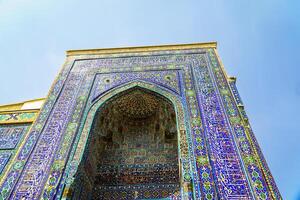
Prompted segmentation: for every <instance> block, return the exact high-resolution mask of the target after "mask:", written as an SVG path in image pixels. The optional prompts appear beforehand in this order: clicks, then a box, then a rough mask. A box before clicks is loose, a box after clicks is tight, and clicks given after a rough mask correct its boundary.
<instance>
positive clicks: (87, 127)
mask: <svg viewBox="0 0 300 200" xmlns="http://www.w3.org/2000/svg"><path fill="white" fill-rule="evenodd" d="M134 88H139V89H143V90H148V91H150V92H152V93H156V94H158V95H160V96H162V97H163V98H165V99H166V100H168V101H169V102H171V103H172V105H173V107H174V110H175V113H176V125H177V138H178V156H179V160H181V158H183V157H185V158H186V157H188V141H187V137H186V125H185V124H186V123H185V113H184V109H183V104H182V99H181V98H182V97H181V96H179V95H178V94H176V93H174V92H173V91H170V90H169V89H168V88H165V87H163V86H160V85H157V84H153V83H150V82H146V81H142V80H134V81H131V82H129V83H126V84H122V85H120V86H117V87H115V88H113V89H111V90H109V91H106V92H105V93H103V94H102V95H101V96H99V97H98V98H97V99H95V100H94V101H93V103H92V105H91V106H89V108H87V109H88V111H87V114H86V116H85V117H84V119H83V120H82V122H81V123H82V124H83V128H82V130H80V131H79V133H78V134H79V140H78V142H77V143H76V144H74V145H73V150H74V154H73V155H71V156H70V158H69V160H68V162H67V167H66V171H65V173H67V180H66V181H65V184H64V191H63V193H62V198H63V199H64V198H68V197H70V196H72V193H73V192H72V188H71V185H72V184H73V183H74V180H75V175H76V172H77V170H78V167H79V164H80V163H81V161H82V158H83V155H84V151H85V149H86V147H87V143H88V138H89V135H90V132H91V127H92V123H93V120H94V118H95V115H96V112H97V111H98V109H99V108H101V107H102V106H103V105H104V104H105V103H106V102H108V101H109V100H110V99H112V98H114V97H115V96H117V95H118V94H120V93H124V92H126V91H128V90H131V89H134ZM179 162H180V161H179ZM179 166H180V185H181V188H183V187H182V186H183V184H185V183H183V182H184V181H183V177H184V175H182V173H183V171H182V170H183V169H182V166H181V163H179ZM185 173H190V172H186V169H185ZM181 193H182V191H181ZM181 195H182V194H181Z"/></svg>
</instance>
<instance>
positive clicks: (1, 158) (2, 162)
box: [0, 152, 11, 174]
mask: <svg viewBox="0 0 300 200" xmlns="http://www.w3.org/2000/svg"><path fill="white" fill-rule="evenodd" d="M10 156H11V153H10V152H0V174H1V172H2V170H3V169H4V167H5V166H6V164H7V162H8V161H9V158H10Z"/></svg>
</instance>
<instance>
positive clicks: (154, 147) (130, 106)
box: [63, 81, 187, 199]
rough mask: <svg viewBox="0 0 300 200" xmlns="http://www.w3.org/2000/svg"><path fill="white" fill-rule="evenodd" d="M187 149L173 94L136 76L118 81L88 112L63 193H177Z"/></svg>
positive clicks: (97, 196)
mask: <svg viewBox="0 0 300 200" xmlns="http://www.w3.org/2000/svg"><path fill="white" fill-rule="evenodd" d="M186 154H187V144H186V136H185V125H184V113H183V108H182V104H181V101H180V97H179V96H178V95H176V94H174V93H171V92H170V91H169V90H167V89H164V88H162V87H160V86H156V85H152V84H150V83H145V82H141V81H139V82H132V83H129V84H126V85H123V86H121V87H117V88H115V89H113V90H111V91H109V92H107V93H106V94H104V95H102V96H101V97H99V98H98V99H97V100H96V101H95V103H94V104H93V105H92V106H91V109H90V111H89V112H88V114H87V117H86V121H85V123H84V127H83V130H82V133H81V136H80V138H79V141H78V144H77V145H76V148H75V154H74V156H73V158H72V161H71V163H72V165H75V167H74V166H73V167H71V169H73V170H71V171H70V173H69V175H68V177H71V181H70V178H69V181H68V182H69V184H67V185H66V187H65V191H64V195H63V196H64V197H67V199H164V198H176V197H177V196H181V193H182V192H181V188H182V187H181V186H182V185H183V180H182V176H181V173H182V170H181V164H180V160H181V158H182V157H184V156H186ZM66 193H67V194H66Z"/></svg>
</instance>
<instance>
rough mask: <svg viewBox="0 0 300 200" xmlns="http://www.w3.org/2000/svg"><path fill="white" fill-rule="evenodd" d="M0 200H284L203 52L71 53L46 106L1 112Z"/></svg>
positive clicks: (218, 70) (213, 61)
mask: <svg viewBox="0 0 300 200" xmlns="http://www.w3.org/2000/svg"><path fill="white" fill-rule="evenodd" d="M42 104H43V106H41V105H42ZM0 199H108V200H110V199H115V200H120V199H128V200H130V199H152V200H153V199H170V200H171V199H173V200H179V199H209V200H210V199H282V198H281V196H280V193H279V191H278V188H277V186H276V184H275V182H274V180H273V177H272V175H271V172H270V170H269V168H268V166H267V163H266V161H265V159H264V157H263V155H262V152H261V150H260V148H259V146H258V143H257V141H256V139H255V136H254V134H253V132H252V130H251V127H250V124H249V120H248V117H247V115H246V113H245V110H244V106H243V103H242V100H241V98H240V96H239V94H238V92H237V88H236V85H235V78H234V77H228V76H227V74H226V72H225V71H224V68H223V66H222V63H221V61H220V60H219V57H218V54H217V51H216V43H199V44H186V45H168V46H153V47H131V48H115V49H92V50H71V51H67V59H66V61H65V64H64V65H63V67H62V69H61V71H60V73H59V74H58V76H57V78H56V80H55V81H54V83H53V85H52V87H51V89H50V91H49V93H48V95H47V97H46V98H45V99H38V100H32V101H28V102H23V103H19V104H11V105H4V106H0Z"/></svg>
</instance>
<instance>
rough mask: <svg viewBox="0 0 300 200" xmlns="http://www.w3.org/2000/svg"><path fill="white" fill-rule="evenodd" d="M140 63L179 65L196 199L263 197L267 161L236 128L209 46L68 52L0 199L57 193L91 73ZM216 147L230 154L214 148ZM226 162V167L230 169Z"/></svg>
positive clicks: (136, 67)
mask: <svg viewBox="0 0 300 200" xmlns="http://www.w3.org/2000/svg"><path fill="white" fill-rule="evenodd" d="M147 69H151V70H169V69H173V70H174V69H180V70H182V79H181V83H180V85H182V92H183V93H184V95H185V98H184V100H183V105H185V107H186V108H187V112H188V113H189V116H188V117H187V121H189V122H190V123H189V126H190V132H187V137H188V138H187V139H188V140H187V141H189V143H188V145H189V153H190V154H191V155H193V156H192V158H191V160H190V162H191V168H192V177H191V179H192V183H193V189H194V195H195V198H196V199H218V198H225V199H226V198H227V199H228V198H231V197H232V198H235V199H237V198H239V199H249V198H250V199H251V198H254V197H257V198H262V199H270V194H269V193H268V192H269V191H270V190H272V187H271V186H270V184H269V183H266V180H267V181H268V180H269V181H270V182H271V185H272V183H273V180H272V177H269V176H264V173H265V172H264V170H265V169H267V166H265V165H264V164H263V166H264V168H265V169H264V168H262V167H261V166H260V165H259V162H260V160H263V158H262V157H261V155H259V154H257V153H256V151H257V150H256V149H255V148H258V147H255V146H252V145H251V144H253V141H252V140H251V137H249V133H248V132H247V131H246V132H243V130H245V129H246V128H245V124H244V123H243V121H242V118H241V115H240V114H239V113H238V111H237V110H236V106H232V105H235V100H234V97H233V95H232V94H231V91H230V88H229V87H228V84H227V82H226V78H225V77H224V76H225V75H224V73H223V72H222V69H221V67H220V64H219V62H218V61H217V59H216V55H215V54H214V50H213V49H192V50H170V51H151V52H142V53H141V52H139V53H124V54H121V53H120V54H103V55H83V56H76V57H69V58H68V59H67V61H66V63H65V65H64V67H63V69H62V71H61V73H60V74H59V76H58V78H57V79H56V81H55V83H54V84H53V86H52V88H51V90H50V92H49V95H48V97H47V100H46V102H45V104H44V106H43V108H42V109H41V112H40V114H39V116H38V118H37V120H36V122H35V123H34V125H33V126H32V128H31V130H30V131H29V134H28V136H27V137H26V139H25V140H24V141H23V142H22V148H21V149H20V150H19V152H18V153H17V155H16V157H14V158H13V162H12V164H11V167H10V168H9V170H8V171H7V173H6V174H5V175H4V177H5V178H4V179H3V180H1V181H0V184H1V188H0V192H1V195H2V197H3V198H9V197H11V198H16V199H18V198H19V199H22V198H25V199H38V198H44V199H51V198H53V197H54V196H55V195H56V194H57V193H59V192H60V189H61V188H60V187H59V185H60V184H59V183H60V182H61V181H63V178H64V177H62V174H63V172H64V170H65V165H66V162H67V160H68V157H69V154H70V149H71V147H72V144H73V141H74V140H75V138H76V136H77V133H78V130H79V129H80V127H79V126H78V125H79V122H80V120H81V116H82V115H83V112H84V109H85V108H86V106H87V105H89V104H90V103H91V101H90V99H89V97H90V92H91V87H92V83H93V80H94V78H95V74H96V73H113V72H116V71H118V72H133V71H135V72H138V71H140V72H142V71H145V70H147ZM212 69H213V70H212ZM195 74H196V75H197V76H195ZM185 107H184V108H185ZM200 110H201V112H200ZM231 116H232V117H231ZM228 118H229V119H228ZM220 127H222V128H220ZM233 127H234V128H233ZM189 138H190V139H189ZM190 141H191V142H190ZM226 145H227V147H228V148H226V147H225V146H226ZM222 148H226V151H227V150H228V151H229V152H228V153H227V152H226V151H225V150H224V152H226V153H225V154H220V153H219V152H220V150H221V152H222ZM258 151H259V149H258ZM193 160H196V163H193ZM227 165H228V166H233V168H232V170H229V169H228V168H227ZM234 177H239V179H236V178H234ZM237 180H238V181H237ZM274 191H275V189H274ZM275 193H276V194H277V193H278V192H277V191H275ZM278 194H279V193H278ZM279 196H280V195H279Z"/></svg>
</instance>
